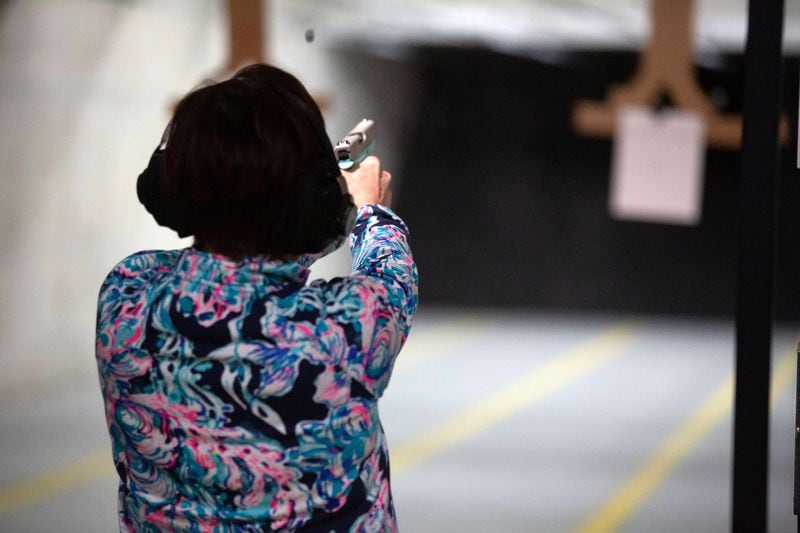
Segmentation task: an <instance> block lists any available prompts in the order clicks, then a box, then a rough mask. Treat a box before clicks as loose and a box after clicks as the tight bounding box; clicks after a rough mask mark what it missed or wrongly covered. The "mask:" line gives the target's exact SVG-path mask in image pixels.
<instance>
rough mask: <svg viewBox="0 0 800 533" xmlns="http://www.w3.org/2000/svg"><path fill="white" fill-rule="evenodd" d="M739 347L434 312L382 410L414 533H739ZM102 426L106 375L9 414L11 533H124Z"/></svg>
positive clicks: (785, 368)
mask: <svg viewBox="0 0 800 533" xmlns="http://www.w3.org/2000/svg"><path fill="white" fill-rule="evenodd" d="M792 334H793V332H781V333H780V334H778V335H777V336H776V340H775V346H776V349H780V350H781V354H782V355H781V356H780V357H778V358H776V361H775V365H774V369H775V371H774V375H773V403H774V410H773V418H772V421H773V441H772V449H773V454H772V465H771V475H772V479H771V489H770V493H771V516H770V523H771V525H772V530H774V531H785V530H787V529H786V528H787V527H789V524H791V523H792V518H793V517H792V515H791V498H790V497H789V495H791V482H792V479H791V472H792V469H791V464H792V463H791V462H792V443H793V440H792V439H793V435H792V432H791V431H792V428H793V426H792V419H793V410H792V409H793V402H792V400H793V398H792V396H791V394H789V392H790V390H791V388H792V387H791V385H792V380H791V377H792V371H793V368H794V361H795V358H794V353H793V346H794V339H793V337H792ZM732 346H733V330H732V325H731V324H727V323H724V322H719V321H704V322H703V321H700V322H698V321H688V320H666V319H639V320H636V321H628V320H622V319H621V318H620V317H602V316H566V315H564V316H557V315H551V314H531V313H498V312H488V311H486V312H477V311H470V312H464V311H458V310H443V311H435V312H434V311H426V310H423V311H422V314H421V315H420V316H419V317H418V319H417V321H416V324H415V329H414V330H413V332H412V335H411V337H410V338H409V341H408V344H407V346H406V348H405V351H404V352H403V353H402V354H401V358H400V360H399V361H398V364H397V367H396V369H395V375H394V377H393V382H392V384H391V386H390V387H389V389H388V391H387V393H386V396H385V397H384V399H383V400H382V406H381V409H382V418H383V423H384V427H385V428H386V431H387V436H388V438H389V443H390V450H391V456H392V466H393V468H392V474H393V485H394V493H395V499H396V505H397V509H398V515H399V518H400V525H401V527H402V529H403V530H404V531H412V532H413V531H464V532H470V531H476V532H477V531H492V530H497V531H531V530H536V531H570V530H573V529H575V528H576V527H578V526H580V525H581V524H583V525H584V526H586V527H585V529H584V531H604V530H608V529H606V528H604V527H601V526H602V525H603V524H606V525H609V524H612V523H613V524H614V525H616V524H621V526H620V529H621V530H622V531H643V530H647V531H655V532H657V531H688V530H693V529H702V530H724V529H726V528H727V524H728V521H729V506H730V501H729V500H730V494H729V485H730V484H729V481H730V471H729V468H730V434H731V433H730V384H729V383H730V381H729V376H730V374H731V371H732V355H731V354H732V350H733V347H732ZM406 357H407V360H405V361H404V358H406ZM102 416H103V415H102V405H101V401H100V396H99V391H97V390H96V384H95V383H94V382H93V381H87V383H86V384H84V385H83V386H77V385H73V386H72V387H70V388H69V389H61V390H55V391H52V392H51V393H50V394H42V395H41V396H38V397H36V398H34V397H30V398H27V399H24V400H20V401H17V402H16V403H14V404H12V405H8V406H7V407H5V408H4V409H3V411H2V412H0V435H3V437H2V441H0V453H2V457H3V461H2V467H0V468H2V469H1V470H0V472H2V482H0V531H50V530H66V531H81V532H86V533H91V532H93V531H108V530H111V529H113V527H114V521H115V509H116V502H115V485H116V479H115V476H114V472H113V468H112V467H111V459H110V454H109V452H108V443H107V436H106V434H105V427H104V423H103V419H102ZM610 507H614V508H615V509H616V511H615V515H614V521H613V522H599V521H595V519H596V518H597V517H598V516H600V515H599V514H598V513H603V512H604V510H605V509H608V508H610ZM87 510H91V512H87ZM679 510H680V511H679ZM64 524H68V525H69V527H67V528H64Z"/></svg>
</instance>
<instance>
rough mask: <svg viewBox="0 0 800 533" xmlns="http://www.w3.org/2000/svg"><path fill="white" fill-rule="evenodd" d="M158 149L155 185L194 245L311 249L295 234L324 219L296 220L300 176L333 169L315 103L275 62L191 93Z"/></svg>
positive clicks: (249, 252)
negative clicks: (160, 160) (160, 165)
mask: <svg viewBox="0 0 800 533" xmlns="http://www.w3.org/2000/svg"><path fill="white" fill-rule="evenodd" d="M165 156H166V167H165V176H164V182H163V184H162V187H163V189H162V191H163V193H164V195H165V198H166V200H167V201H168V202H169V205H170V206H171V207H172V208H173V209H174V210H175V211H176V212H177V213H178V215H179V217H180V218H181V220H182V221H183V222H184V223H185V225H186V226H187V227H189V228H191V233H192V234H193V235H194V236H195V246H196V247H198V248H200V249H202V250H205V251H210V252H214V253H219V254H223V255H226V256H228V257H231V258H234V259H240V258H242V257H244V256H253V255H272V256H276V257H285V256H287V255H289V254H296V253H299V252H304V251H309V250H300V249H298V248H301V247H302V246H301V245H297V244H295V243H296V242H298V234H299V233H303V232H306V233H308V232H309V231H311V233H314V232H315V231H316V232H317V233H320V232H322V233H324V231H323V230H322V229H314V228H311V229H309V228H308V227H307V226H308V225H309V224H314V223H317V224H318V225H319V224H324V223H325V221H324V220H322V221H316V222H315V221H314V220H297V218H298V217H297V216H296V214H297V209H298V206H299V205H300V204H302V202H303V201H304V199H303V195H304V194H305V192H304V184H303V183H302V181H303V180H309V179H312V180H313V179H316V178H315V177H314V174H319V173H325V172H332V173H335V174H336V175H338V171H336V170H334V169H332V168H331V165H333V167H335V161H333V160H332V154H331V148H330V141H329V140H328V139H327V136H326V134H325V129H324V122H323V119H322V114H321V113H320V110H319V108H318V107H317V104H316V103H315V102H314V100H313V99H312V98H311V96H310V95H309V94H308V91H306V89H305V88H304V87H303V85H302V84H301V83H300V82H299V81H298V80H297V79H296V78H295V77H294V76H292V75H291V74H289V73H287V72H285V71H283V70H281V69H278V68H276V67H273V66H268V65H251V66H249V67H246V68H244V69H242V70H240V71H239V72H237V73H236V74H235V75H234V76H233V77H232V78H231V79H229V80H226V81H223V82H219V83H215V84H213V85H207V86H204V87H201V88H199V89H197V90H195V91H193V92H191V93H189V94H188V95H187V96H186V97H184V98H183V100H181V102H180V103H179V104H178V106H177V108H176V110H175V114H174V116H173V119H172V123H171V126H170V130H169V132H168V142H167V148H166V154H165ZM309 173H310V174H312V176H311V177H308V175H309ZM333 179H334V183H335V177H334V178H333ZM307 185H308V184H307V183H306V184H305V186H307ZM320 209H324V206H320ZM323 215H324V214H322V215H320V217H321V218H325V216H328V217H329V216H330V215H324V216H323ZM306 218H314V216H311V217H308V216H306ZM318 218H319V217H318ZM300 240H301V241H302V239H300Z"/></svg>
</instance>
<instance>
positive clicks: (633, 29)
mask: <svg viewBox="0 0 800 533" xmlns="http://www.w3.org/2000/svg"><path fill="white" fill-rule="evenodd" d="M276 3H277V4H278V5H277V6H276V7H278V8H279V9H281V10H282V11H283V13H285V14H286V15H288V16H291V17H293V18H296V21H297V22H299V23H301V24H305V25H307V26H308V27H314V28H315V30H316V35H318V36H319V38H321V39H324V40H326V41H328V44H333V45H342V46H352V45H369V46H370V47H371V48H377V49H383V50H385V51H386V52H387V53H391V51H392V50H399V49H402V48H403V47H406V46H408V45H419V44H433V45H436V44H441V45H477V46H485V47H488V48H492V49H497V50H501V51H507V52H511V53H525V51H527V50H537V49H538V50H541V49H558V50H565V49H608V50H628V49H638V48H640V47H641V45H642V44H643V43H644V42H645V41H646V39H647V36H648V33H649V27H650V2H649V1H648V0H482V1H478V0H466V1H462V0H330V1H325V2H320V1H319V0H278V1H277V2H276ZM785 13H786V22H785V31H784V47H785V49H786V51H787V52H788V53H791V54H796V53H800V2H797V1H795V0H788V1H786V2H785ZM694 14H695V17H694V32H693V35H694V47H695V50H696V51H697V52H700V53H729V52H733V53H736V52H741V51H742V50H743V48H744V38H745V33H746V24H747V1H746V0H695V3H694Z"/></svg>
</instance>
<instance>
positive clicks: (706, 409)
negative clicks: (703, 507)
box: [577, 351, 795, 533]
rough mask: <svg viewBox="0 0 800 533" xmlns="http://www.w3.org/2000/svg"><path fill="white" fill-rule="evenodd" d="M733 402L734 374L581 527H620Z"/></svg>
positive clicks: (778, 385) (776, 392) (788, 359)
mask: <svg viewBox="0 0 800 533" xmlns="http://www.w3.org/2000/svg"><path fill="white" fill-rule="evenodd" d="M794 362H795V358H794V352H793V351H790V352H789V353H786V354H785V355H783V357H781V359H780V361H779V363H778V366H777V367H776V369H775V371H774V372H773V379H772V401H773V403H774V402H775V400H776V398H778V397H780V395H781V394H782V393H783V392H784V391H785V389H786V387H787V385H788V384H789V383H791V378H792V376H793V371H794ZM732 405H733V375H731V376H729V377H728V378H727V379H725V381H724V382H723V383H722V384H721V385H720V386H719V387H718V388H717V389H716V390H715V391H714V393H713V394H711V395H710V396H709V397H708V399H706V401H705V402H704V403H703V404H702V405H701V406H700V408H699V409H698V410H697V411H695V413H694V414H693V415H692V416H691V417H690V418H689V419H688V420H687V421H686V422H685V423H684V424H683V425H681V426H680V427H678V429H676V430H675V431H674V432H673V433H672V434H671V435H670V436H669V437H668V438H667V440H666V441H665V442H664V443H663V444H662V446H661V447H660V448H659V449H658V451H657V452H656V453H655V454H654V455H653V456H652V457H651V458H650V460H649V461H648V462H647V463H645V465H644V466H642V468H640V469H639V470H638V471H637V472H636V473H635V474H634V475H633V476H632V477H631V478H630V479H629V480H628V482H627V483H625V484H624V485H623V486H622V488H620V489H619V490H618V491H617V492H616V493H615V494H614V496H612V497H611V499H609V500H608V502H607V503H605V504H604V505H603V506H602V507H601V508H600V509H599V510H598V511H597V512H596V513H595V514H594V515H592V516H591V517H589V519H587V520H586V521H585V522H584V523H583V524H582V525H581V526H580V527H578V529H577V531H579V532H580V533H604V532H611V531H616V530H617V529H618V528H619V527H620V525H622V523H623V522H624V521H625V520H627V519H628V517H629V516H630V515H631V514H632V513H633V512H634V511H635V510H636V509H638V508H639V507H640V506H641V505H642V503H644V501H645V500H646V499H647V497H648V496H649V495H650V493H651V492H653V490H655V488H656V487H657V486H658V485H660V484H661V482H662V481H663V480H664V479H665V478H666V477H667V476H668V475H669V474H670V473H671V472H672V471H674V470H675V468H676V467H677V466H678V464H679V463H680V462H681V461H682V460H683V459H684V458H685V457H686V456H687V455H688V454H689V453H690V452H691V451H692V450H693V449H694V448H695V447H696V446H697V444H698V443H699V441H700V439H701V438H702V437H703V436H704V435H706V434H707V433H708V432H709V431H710V430H711V429H712V428H713V427H714V426H715V425H716V424H718V423H719V422H721V421H722V420H723V419H724V418H725V417H726V416H728V415H729V413H730V411H731V407H732Z"/></svg>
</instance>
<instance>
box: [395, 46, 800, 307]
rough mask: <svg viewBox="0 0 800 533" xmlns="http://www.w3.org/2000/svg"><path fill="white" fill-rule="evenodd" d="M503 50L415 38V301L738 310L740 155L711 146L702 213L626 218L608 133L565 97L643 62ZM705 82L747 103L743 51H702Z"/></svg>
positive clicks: (789, 270)
mask: <svg viewBox="0 0 800 533" xmlns="http://www.w3.org/2000/svg"><path fill="white" fill-rule="evenodd" d="M532 56H533V58H521V57H512V56H506V55H502V54H498V53H494V52H490V51H487V50H483V49H450V48H421V49H418V50H417V51H416V53H415V61H416V62H417V64H418V67H419V69H420V73H421V79H422V94H421V97H420V99H419V102H420V104H419V107H418V108H417V109H410V110H409V112H414V113H416V122H415V126H414V127H413V128H412V130H413V137H412V138H413V139H414V143H413V146H412V145H411V143H410V142H406V143H405V150H404V153H405V160H404V165H403V168H401V169H400V172H399V173H398V174H399V175H402V177H403V182H402V194H401V195H399V198H398V202H397V207H398V210H399V211H401V212H402V214H403V216H404V218H406V219H407V221H408V222H409V224H410V226H411V228H412V232H413V249H414V253H415V256H416V258H417V260H418V262H419V265H420V269H421V273H422V286H421V298H422V301H423V302H427V303H435V304H467V305H481V306H499V305H513V306H525V307H533V308H547V309H588V310H608V311H619V312H644V313H670V314H671V313H681V314H695V315H720V316H730V315H732V313H733V307H734V291H735V276H736V213H735V212H734V209H735V195H736V186H737V181H738V175H739V167H738V152H734V151H722V150H714V149H710V150H709V151H708V153H707V156H706V180H705V190H704V204H703V218H702V222H701V223H700V224H699V225H697V226H694V227H682V226H668V225H654V224H643V223H631V222H620V221H615V220H613V219H611V218H610V217H609V215H608V210H607V195H608V187H609V169H610V164H611V162H610V157H611V141H610V140H608V139H601V140H598V139H590V138H585V137H580V136H577V135H575V134H574V133H573V132H572V131H571V127H570V113H571V108H572V104H573V102H574V101H575V100H576V99H579V98H592V99H597V100H600V99H604V98H605V93H606V91H607V89H608V87H609V85H611V84H617V83H622V82H624V81H626V80H627V79H628V78H629V76H630V75H631V74H632V73H633V71H634V69H635V67H636V60H637V56H636V55H635V54H633V53H624V52H570V53H558V54H554V53H545V52H543V53H541V54H538V55H537V54H532ZM699 63H700V64H701V65H706V66H700V67H698V77H699V80H700V82H701V85H702V86H703V87H704V89H705V90H706V91H707V93H709V94H713V95H714V100H715V102H716V103H717V105H718V107H720V108H721V109H722V110H723V111H727V112H739V111H741V109H742V95H741V86H742V60H741V56H713V57H711V56H709V57H705V58H703V57H701V58H699ZM797 76H798V61H797V58H790V59H788V60H787V61H786V68H785V71H784V80H785V92H784V108H785V109H786V113H787V115H788V116H789V117H790V122H791V123H792V127H791V130H792V134H791V140H790V144H789V145H788V146H787V147H786V148H785V149H784V150H783V152H782V154H781V155H782V174H781V184H780V217H779V218H780V234H779V250H778V254H779V255H778V257H779V261H778V264H779V272H778V278H777V279H778V287H777V308H778V315H779V317H780V318H783V319H791V320H794V319H797V318H798V317H800V302H799V301H798V300H800V254H799V253H798V244H800V241H799V240H798V237H800V209H798V205H800V204H798V200H800V174H798V172H797V171H796V170H795V168H794V161H795V156H794V147H795V146H796V141H795V139H796V135H795V125H794V122H795V121H796V117H797V96H798V95H797V79H798V78H797Z"/></svg>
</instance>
